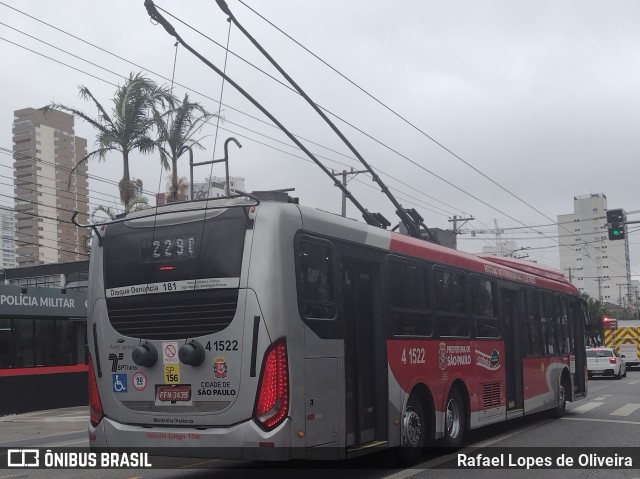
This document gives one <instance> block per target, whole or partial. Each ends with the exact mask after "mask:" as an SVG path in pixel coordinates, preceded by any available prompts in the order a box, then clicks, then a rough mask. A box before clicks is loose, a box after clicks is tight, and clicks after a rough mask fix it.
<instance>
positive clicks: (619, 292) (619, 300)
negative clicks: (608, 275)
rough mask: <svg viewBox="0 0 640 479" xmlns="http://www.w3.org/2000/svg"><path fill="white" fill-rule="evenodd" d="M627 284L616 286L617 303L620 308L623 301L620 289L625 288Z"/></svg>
mask: <svg viewBox="0 0 640 479" xmlns="http://www.w3.org/2000/svg"><path fill="white" fill-rule="evenodd" d="M626 285H627V283H618V284H617V285H616V286H618V303H619V305H620V307H621V308H622V307H623V306H624V304H623V301H622V287H623V286H626Z"/></svg>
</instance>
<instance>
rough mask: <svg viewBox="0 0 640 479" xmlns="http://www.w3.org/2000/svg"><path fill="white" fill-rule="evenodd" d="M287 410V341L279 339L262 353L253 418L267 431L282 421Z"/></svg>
mask: <svg viewBox="0 0 640 479" xmlns="http://www.w3.org/2000/svg"><path fill="white" fill-rule="evenodd" d="M288 412H289V370H288V366H287V343H286V341H285V340H284V339H281V340H279V341H276V342H275V343H273V344H272V345H271V346H270V347H269V349H268V350H267V352H266V353H265V355H264V360H263V362H262V371H261V373H260V380H259V382H258V394H257V395H256V404H255V407H254V409H253V418H254V419H255V420H256V422H257V423H258V425H259V426H260V427H261V428H262V429H264V430H266V431H269V430H271V429H273V428H275V427H276V426H277V425H278V424H280V423H281V422H282V421H284V419H285V418H286V417H287V414H288Z"/></svg>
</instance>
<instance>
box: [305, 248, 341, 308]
mask: <svg viewBox="0 0 640 479" xmlns="http://www.w3.org/2000/svg"><path fill="white" fill-rule="evenodd" d="M297 268H298V271H297V273H296V278H297V283H298V303H299V306H300V312H301V314H302V316H304V317H305V318H308V319H309V318H313V319H334V318H335V317H336V302H335V289H334V284H333V252H332V250H331V247H330V246H329V245H325V244H320V243H315V242H309V241H304V240H302V241H300V244H299V246H298V262H297Z"/></svg>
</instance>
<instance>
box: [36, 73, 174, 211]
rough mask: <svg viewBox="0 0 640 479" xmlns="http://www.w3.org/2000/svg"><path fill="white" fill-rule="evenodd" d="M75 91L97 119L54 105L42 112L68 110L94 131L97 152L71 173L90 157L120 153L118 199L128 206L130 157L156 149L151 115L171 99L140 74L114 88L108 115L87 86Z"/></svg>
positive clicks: (72, 109) (167, 90)
mask: <svg viewBox="0 0 640 479" xmlns="http://www.w3.org/2000/svg"><path fill="white" fill-rule="evenodd" d="M78 88H79V96H80V98H82V99H83V100H85V101H89V102H91V103H92V104H93V106H94V107H95V108H96V109H97V111H98V115H97V116H96V117H93V116H91V115H89V114H87V113H84V112H83V111H81V110H78V109H76V108H73V107H70V106H66V105H62V104H59V103H54V102H52V103H51V105H49V106H47V107H45V108H43V111H45V112H47V111H49V110H51V109H58V110H64V111H67V112H69V113H71V114H73V115H74V116H77V117H78V118H80V119H82V120H84V121H86V122H87V123H89V124H90V125H91V126H93V127H94V128H95V129H96V131H97V136H96V142H95V145H96V149H95V150H93V151H91V152H90V153H88V154H87V155H86V156H85V157H83V158H82V159H81V160H80V161H79V162H78V163H77V165H76V166H75V167H74V169H73V171H75V168H77V167H78V165H80V164H82V163H83V162H85V161H88V160H90V159H91V158H97V159H98V160H99V161H103V160H105V159H106V157H107V154H108V153H110V152H112V151H117V152H120V154H121V155H122V168H123V171H122V181H121V183H120V200H121V201H122V204H123V205H127V204H128V203H129V202H130V201H131V200H132V199H133V198H134V197H135V195H134V194H133V193H132V188H131V187H130V182H131V175H130V172H129V159H130V154H131V153H132V152H133V151H136V150H137V151H140V152H141V153H150V152H152V151H153V150H154V149H155V147H156V141H155V139H154V138H152V136H151V132H152V129H153V127H154V125H155V121H154V112H156V111H157V110H158V107H161V108H162V109H164V108H165V107H166V106H169V107H172V106H173V101H174V98H173V96H172V95H171V92H170V90H169V89H168V88H166V87H164V86H158V85H157V84H156V83H155V82H154V81H152V80H150V79H148V78H147V77H145V76H144V75H143V74H142V73H135V74H134V73H131V74H130V75H129V78H128V79H127V80H126V81H125V82H124V84H123V85H121V86H119V87H118V88H117V90H116V92H115V95H114V97H113V99H112V102H113V106H112V108H111V111H110V112H108V111H107V109H106V108H105V107H104V106H103V105H102V103H101V102H99V101H98V99H97V98H96V97H95V96H94V95H93V93H91V91H90V90H89V89H88V88H87V87H86V86H82V85H81V86H79V87H78ZM73 171H72V173H73ZM70 181H71V175H70V176H69V182H70Z"/></svg>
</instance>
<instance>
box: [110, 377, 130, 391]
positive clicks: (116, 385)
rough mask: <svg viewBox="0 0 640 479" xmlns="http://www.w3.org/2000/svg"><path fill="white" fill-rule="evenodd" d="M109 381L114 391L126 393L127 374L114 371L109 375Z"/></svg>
mask: <svg viewBox="0 0 640 479" xmlns="http://www.w3.org/2000/svg"><path fill="white" fill-rule="evenodd" d="M111 381H112V384H113V392H114V393H126V392H127V375H126V374H122V373H115V374H112V375H111Z"/></svg>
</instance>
